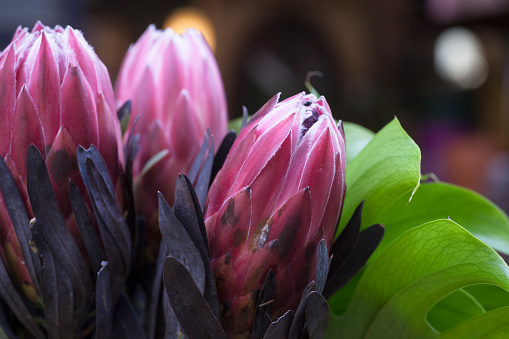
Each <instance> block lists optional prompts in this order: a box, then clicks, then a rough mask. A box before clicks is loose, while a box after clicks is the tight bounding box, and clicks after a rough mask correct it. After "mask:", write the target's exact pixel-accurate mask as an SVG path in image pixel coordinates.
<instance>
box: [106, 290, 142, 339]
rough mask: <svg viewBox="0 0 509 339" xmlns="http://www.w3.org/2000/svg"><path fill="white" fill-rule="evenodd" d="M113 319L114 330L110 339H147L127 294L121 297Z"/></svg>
mask: <svg viewBox="0 0 509 339" xmlns="http://www.w3.org/2000/svg"><path fill="white" fill-rule="evenodd" d="M113 319H114V320H113V329H112V335H111V336H110V338H136V339H146V338H147V337H146V336H145V332H144V331H143V326H142V325H141V321H140V319H139V317H138V315H137V314H136V312H135V310H134V307H133V305H132V304H131V301H130V300H129V298H128V297H127V296H126V295H125V293H122V294H121V295H120V298H119V299H118V301H117V303H116V305H115V309H114V311H113Z"/></svg>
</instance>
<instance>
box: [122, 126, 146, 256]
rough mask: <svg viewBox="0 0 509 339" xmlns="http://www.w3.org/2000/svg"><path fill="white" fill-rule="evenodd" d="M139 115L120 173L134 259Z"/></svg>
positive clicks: (137, 233)
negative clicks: (134, 180)
mask: <svg viewBox="0 0 509 339" xmlns="http://www.w3.org/2000/svg"><path fill="white" fill-rule="evenodd" d="M138 119H139V116H138V117H136V120H135V121H134V123H133V127H132V129H131V133H130V134H129V137H128V138H127V144H126V147H125V149H126V150H125V152H124V153H125V171H124V173H122V175H121V180H122V182H121V184H122V187H123V188H124V189H123V193H124V213H126V215H125V220H126V223H127V225H128V226H129V231H130V232H131V234H132V238H131V239H132V240H131V241H132V248H133V250H132V255H131V257H132V260H133V261H134V260H135V258H136V255H137V252H138V247H139V243H140V241H141V239H140V237H141V236H140V234H141V230H140V228H141V227H140V223H139V222H137V219H136V218H137V217H136V206H135V202H134V192H133V162H134V156H135V154H136V147H137V142H138V139H139V135H138V136H135V135H133V133H134V127H135V126H136V123H137V122H138Z"/></svg>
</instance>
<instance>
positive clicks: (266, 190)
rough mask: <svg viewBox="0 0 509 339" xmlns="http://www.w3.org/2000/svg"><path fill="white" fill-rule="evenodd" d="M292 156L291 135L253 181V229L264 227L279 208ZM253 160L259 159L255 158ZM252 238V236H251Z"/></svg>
mask: <svg viewBox="0 0 509 339" xmlns="http://www.w3.org/2000/svg"><path fill="white" fill-rule="evenodd" d="M250 156H251V155H250ZM291 156H292V152H291V135H288V136H287V137H286V139H285V140H284V141H283V143H282V144H281V146H280V147H279V149H278V150H277V151H276V153H275V154H274V156H273V157H272V158H271V159H270V160H269V161H268V162H267V163H266V164H265V166H264V167H263V168H262V170H261V171H260V173H259V174H258V176H257V177H256V178H255V179H254V180H253V182H252V184H251V188H252V190H253V223H255V224H254V225H253V227H257V228H258V227H263V226H264V225H265V223H266V221H267V219H269V218H270V216H271V215H272V213H273V212H274V210H275V209H276V208H278V206H277V205H276V203H277V202H278V198H279V195H280V192H281V190H282V189H283V190H285V189H286V187H285V185H284V183H285V177H286V173H287V172H288V170H289V168H288V167H289V165H290V160H291ZM251 159H257V158H256V156H253V158H251ZM251 162H254V161H251ZM243 171H245V169H243ZM234 186H235V185H234ZM251 236H252V234H250V237H251Z"/></svg>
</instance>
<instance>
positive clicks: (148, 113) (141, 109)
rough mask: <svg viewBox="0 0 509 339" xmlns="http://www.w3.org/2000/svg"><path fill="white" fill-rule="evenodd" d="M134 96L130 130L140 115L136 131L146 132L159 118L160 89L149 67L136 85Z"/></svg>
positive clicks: (132, 98)
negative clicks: (158, 97) (158, 99)
mask: <svg viewBox="0 0 509 339" xmlns="http://www.w3.org/2000/svg"><path fill="white" fill-rule="evenodd" d="M134 86H135V87H134V88H135V90H133V91H132V92H131V93H132V97H131V98H128V99H131V100H132V111H131V117H130V121H129V126H128V130H129V131H130V130H131V128H132V125H133V123H134V121H136V118H137V117H138V116H140V118H139V120H138V122H137V124H136V127H135V129H134V133H146V132H147V131H149V129H150V128H151V126H152V123H153V122H154V121H155V120H156V119H159V118H160V117H159V106H158V104H157V95H158V94H157V93H158V90H157V88H156V86H155V82H154V77H153V74H152V71H151V70H150V68H149V67H146V68H145V69H144V71H143V75H142V77H141V78H140V80H139V82H138V83H137V84H135V85H134ZM126 100H127V98H126Z"/></svg>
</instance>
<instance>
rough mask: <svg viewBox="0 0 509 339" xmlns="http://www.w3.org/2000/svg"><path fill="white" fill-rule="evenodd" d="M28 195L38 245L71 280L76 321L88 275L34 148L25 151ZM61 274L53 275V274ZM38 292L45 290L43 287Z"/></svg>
mask: <svg viewBox="0 0 509 339" xmlns="http://www.w3.org/2000/svg"><path fill="white" fill-rule="evenodd" d="M27 191H28V196H29V198H30V205H31V206H32V211H33V212H34V215H35V218H36V219H37V224H38V227H39V228H40V231H41V236H42V237H43V238H44V240H43V241H42V240H40V241H42V242H43V243H44V244H47V246H48V247H49V248H50V249H51V253H53V255H54V256H55V257H56V259H55V260H52V259H50V261H52V262H54V265H55V267H56V268H58V269H62V270H63V271H65V273H66V276H67V277H68V279H69V280H70V284H71V285H72V288H71V290H73V291H74V293H75V294H76V300H77V307H78V319H79V318H80V317H81V316H82V315H83V314H84V312H85V309H84V308H85V306H86V305H87V304H88V302H89V300H90V297H91V293H92V281H91V279H90V273H89V271H88V268H87V265H86V263H85V260H84V258H83V256H82V254H81V251H80V249H79V247H78V245H77V244H76V242H75V240H74V238H73V236H72V234H71V232H69V229H68V228H67V225H66V223H65V220H64V217H63V215H62V212H61V211H60V208H59V206H58V203H57V201H56V198H55V194H54V193H53V187H52V186H51V180H50V177H49V174H48V170H47V168H46V164H45V163H44V159H43V157H42V155H41V153H40V152H39V150H38V149H37V148H36V147H35V146H34V145H30V146H29V147H28V153H27ZM33 234H34V233H33V232H32V235H33ZM34 241H35V239H34ZM36 246H37V244H36ZM52 269H53V268H52ZM62 273H63V272H60V271H56V273H55V274H57V275H61V274H62ZM41 275H42V273H41ZM67 283H68V281H67V279H63V280H62V282H60V284H61V285H62V286H64V285H65V284H67ZM41 284H42V282H41ZM65 287H67V285H65ZM41 288H42V289H44V287H43V286H41ZM43 294H44V293H43Z"/></svg>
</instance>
